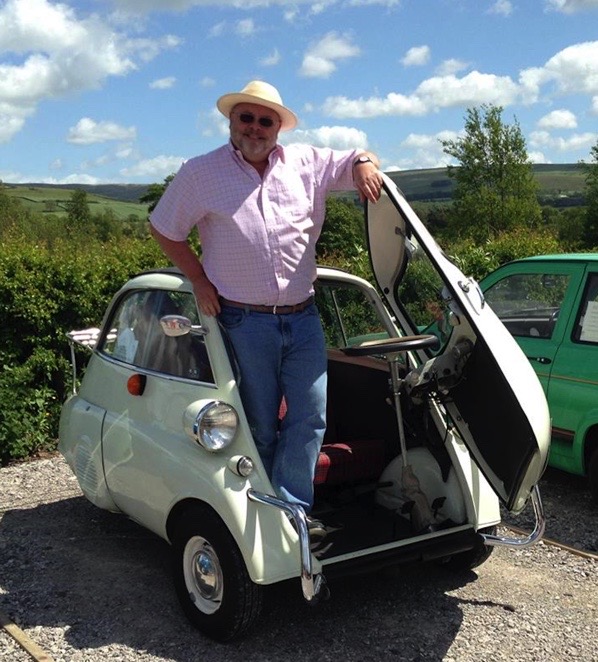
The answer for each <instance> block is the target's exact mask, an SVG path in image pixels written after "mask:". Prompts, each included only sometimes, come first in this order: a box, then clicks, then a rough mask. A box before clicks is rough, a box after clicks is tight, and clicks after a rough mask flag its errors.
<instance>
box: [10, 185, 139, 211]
mask: <svg viewBox="0 0 598 662" xmlns="http://www.w3.org/2000/svg"><path fill="white" fill-rule="evenodd" d="M73 191H74V189H68V188H62V187H60V188H58V187H52V186H36V185H30V186H29V185H19V186H16V185H11V184H4V186H3V192H4V193H6V194H7V195H10V196H13V197H15V198H18V199H19V200H20V201H21V202H22V204H23V205H24V206H25V207H28V208H30V209H31V210H32V211H33V212H35V213H39V214H43V215H49V214H52V215H55V216H58V217H61V216H66V215H67V205H68V203H69V201H70V199H71V195H72V193H73ZM87 202H88V204H89V209H90V211H91V213H92V214H97V213H98V212H99V213H101V212H102V211H104V210H106V209H110V210H112V212H113V213H114V215H115V216H116V218H118V219H126V218H128V217H129V216H137V217H138V218H140V219H144V218H146V217H147V205H146V204H141V203H138V202H130V201H125V200H117V199H115V198H108V197H106V196H103V195H97V194H95V193H90V192H89V191H88V192H87Z"/></svg>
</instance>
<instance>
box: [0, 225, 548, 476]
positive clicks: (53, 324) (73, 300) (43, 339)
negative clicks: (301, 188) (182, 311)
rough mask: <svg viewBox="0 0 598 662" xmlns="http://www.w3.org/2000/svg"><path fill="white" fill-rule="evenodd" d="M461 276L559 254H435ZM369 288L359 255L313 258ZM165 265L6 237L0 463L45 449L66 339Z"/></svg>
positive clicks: (128, 242)
mask: <svg viewBox="0 0 598 662" xmlns="http://www.w3.org/2000/svg"><path fill="white" fill-rule="evenodd" d="M443 248H444V249H445V251H446V252H447V253H448V254H449V255H451V257H452V258H453V259H454V260H455V262H456V263H457V264H458V265H459V267H460V268H461V270H462V271H463V272H464V273H465V274H466V275H468V276H474V277H475V278H477V279H480V278H482V277H483V276H485V275H486V274H487V273H488V272H490V271H491V270H493V269H494V268H496V267H498V266H499V265H500V264H502V263H504V262H508V261H509V260H512V259H515V258H517V257H522V256H525V255H533V254H538V253H548V252H550V253H553V252H560V251H559V246H558V244H557V242H556V240H555V239H554V237H553V236H552V235H550V234H549V233H540V232H538V233H533V234H532V233H530V232H529V231H522V232H517V231H515V232H512V233H510V234H505V235H503V236H502V237H499V238H498V239H496V240H493V241H492V242H489V243H487V244H485V245H483V246H481V247H480V246H476V245H475V244H473V243H472V242H460V243H458V244H454V245H452V246H450V247H447V246H444V247H443ZM319 261H320V263H323V264H328V265H330V266H336V267H341V268H344V269H347V270H348V271H351V272H352V273H355V274H357V275H360V276H362V277H365V278H367V279H370V280H371V273H370V267H369V259H368V255H367V252H366V251H365V249H364V248H363V247H360V246H354V247H353V249H352V250H351V255H349V256H347V255H341V254H338V253H336V254H329V255H322V254H320V256H319ZM166 264H167V262H166V260H165V258H164V257H163V255H162V253H161V251H160V249H159V248H158V245H157V244H156V243H155V242H154V241H153V240H152V239H150V238H147V239H134V238H122V239H118V240H116V239H113V240H111V241H108V242H106V243H101V242H100V241H99V240H97V239H89V240H87V241H82V240H80V239H77V238H73V239H72V240H70V241H67V240H64V239H59V240H53V241H52V242H47V243H45V244H44V243H43V242H39V243H35V242H33V241H32V240H31V239H30V238H29V239H25V238H24V237H23V236H22V235H21V236H18V235H15V234H14V233H6V234H5V236H4V237H3V239H2V253H1V255H0V314H1V316H2V324H1V325H0V368H1V373H0V464H6V463H7V462H9V461H11V460H15V459H20V458H26V457H30V456H32V455H35V454H36V453H37V452H39V451H41V450H44V449H48V450H51V449H54V448H55V446H56V438H57V435H58V419H59V415H60V407H61V405H62V402H63V401H64V399H65V397H66V395H67V394H68V391H69V389H70V386H71V370H70V360H69V358H70V353H69V347H68V342H67V340H66V332H67V331H69V330H72V329H77V328H86V327H89V326H98V325H99V324H100V322H101V321H102V317H103V314H104V311H105V309H106V306H107V304H108V302H109V301H110V299H111V298H112V296H113V295H114V294H115V293H116V291H117V290H118V289H119V288H120V286H121V285H122V284H123V283H125V282H126V281H127V280H128V279H129V278H130V277H131V276H133V275H135V274H137V273H140V272H142V271H146V270H148V269H151V268H155V267H158V266H164V265H166Z"/></svg>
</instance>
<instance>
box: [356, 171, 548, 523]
mask: <svg viewBox="0 0 598 662" xmlns="http://www.w3.org/2000/svg"><path fill="white" fill-rule="evenodd" d="M366 229H367V238H368V243H369V249H370V256H371V261H372V268H373V271H374V276H375V278H376V281H377V284H378V286H379V288H380V291H381V292H382V293H383V294H384V296H385V297H386V299H387V301H388V304H389V306H390V308H391V309H392V311H393V312H394V314H395V315H396V318H397V320H398V321H399V322H400V326H401V327H402V328H404V329H406V330H407V332H409V333H413V334H418V333H426V334H429V333H434V334H435V335H437V336H438V338H439V340H440V348H439V349H437V350H435V351H433V352H432V351H430V350H427V354H426V355H425V356H424V357H423V358H422V357H421V356H420V360H421V361H422V364H421V365H420V366H419V368H417V369H415V370H414V371H413V372H412V374H411V375H410V376H409V377H408V379H407V384H406V386H407V390H408V391H410V393H411V396H412V397H431V398H435V399H437V400H438V401H439V402H440V403H441V404H442V405H443V407H444V408H445V410H446V412H447V415H448V416H449V417H450V424H451V425H452V426H454V427H455V428H457V429H458V431H459V434H460V436H461V437H462V439H463V441H464V443H465V444H466V445H467V447H468V449H469V451H470V453H471V455H472V457H473V459H474V461H475V462H476V464H477V465H478V466H479V467H480V469H481V470H482V472H483V474H484V475H485V476H486V478H487V479H488V481H489V482H490V484H491V485H492V487H493V489H494V491H495V492H496V494H497V495H498V497H499V499H500V500H501V502H502V503H503V504H504V505H505V507H506V508H507V509H508V510H509V511H512V512H515V513H516V512H519V511H521V510H522V509H523V507H524V506H525V504H526V502H527V499H528V497H529V496H530V492H531V491H532V489H533V488H534V486H535V485H536V484H537V482H538V481H539V479H540V477H541V475H542V473H543V471H544V469H545V467H546V461H547V457H548V450H549V444H550V417H549V413H548V406H547V403H546V398H545V396H544V392H543V390H542V387H541V385H540V382H539V381H538V378H537V377H536V374H535V373H534V370H533V368H532V367H531V366H530V365H529V361H528V360H527V358H526V357H525V355H524V354H523V352H522V351H521V349H520V348H519V346H518V345H517V342H516V341H515V340H514V339H513V337H512V336H511V334H510V333H509V332H508V331H507V329H506V328H505V327H504V326H503V324H502V323H501V321H500V320H499V319H498V317H497V316H496V315H495V314H494V312H493V311H492V309H491V308H490V306H489V305H487V304H486V303H485V301H484V297H483V294H482V292H481V290H480V288H479V286H478V284H477V283H476V282H475V281H474V280H473V279H471V278H467V277H466V276H464V275H463V273H462V272H461V271H460V270H459V269H458V268H457V267H456V266H455V265H454V264H453V263H452V262H451V261H450V260H449V259H448V258H447V256H446V255H445V254H444V253H443V252H442V250H441V249H440V248H439V246H438V245H437V244H436V242H435V240H434V239H433V237H432V236H431V234H430V233H429V232H428V230H427V229H426V228H425V226H424V225H423V223H422V222H421V220H420V219H419V218H418V216H417V215H416V214H415V212H414V211H413V209H412V208H411V207H410V205H409V204H408V203H407V201H406V200H405V198H404V196H403V195H402V193H401V192H400V190H399V189H398V188H397V187H396V185H395V184H394V183H393V182H392V180H391V179H390V178H389V177H387V176H384V187H383V191H382V195H381V198H380V200H379V201H378V202H377V203H376V204H368V205H367V207H366ZM451 352H452V353H453V355H454V353H455V352H460V353H463V354H464V359H465V360H466V364H465V369H464V371H463V374H462V376H461V377H460V379H459V381H458V383H456V384H454V383H453V384H451V385H450V389H448V388H444V387H443V379H444V376H443V356H447V355H448V354H449V353H451Z"/></svg>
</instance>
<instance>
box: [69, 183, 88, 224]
mask: <svg viewBox="0 0 598 662" xmlns="http://www.w3.org/2000/svg"><path fill="white" fill-rule="evenodd" d="M66 211H67V214H68V226H69V228H70V230H76V229H84V228H85V227H86V226H88V225H89V222H90V221H91V212H90V211H89V205H88V203H87V193H86V192H85V191H84V190H83V189H75V190H74V191H73V192H72V193H71V197H70V200H69V201H68V202H67V203H66Z"/></svg>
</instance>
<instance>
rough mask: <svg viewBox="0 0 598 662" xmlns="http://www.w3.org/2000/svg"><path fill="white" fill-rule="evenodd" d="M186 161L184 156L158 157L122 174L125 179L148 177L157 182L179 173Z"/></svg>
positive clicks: (140, 162)
mask: <svg viewBox="0 0 598 662" xmlns="http://www.w3.org/2000/svg"><path fill="white" fill-rule="evenodd" d="M184 161H185V157H182V156H156V157H154V158H153V159H145V160H142V161H139V162H138V163H136V164H135V165H132V166H130V167H128V168H123V169H122V170H121V171H120V174H121V175H122V176H123V177H146V178H148V179H151V180H152V181H155V180H156V179H164V178H165V177H168V175H170V174H171V173H173V172H177V171H178V170H179V168H180V167H181V165H182V164H183V162H184Z"/></svg>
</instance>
